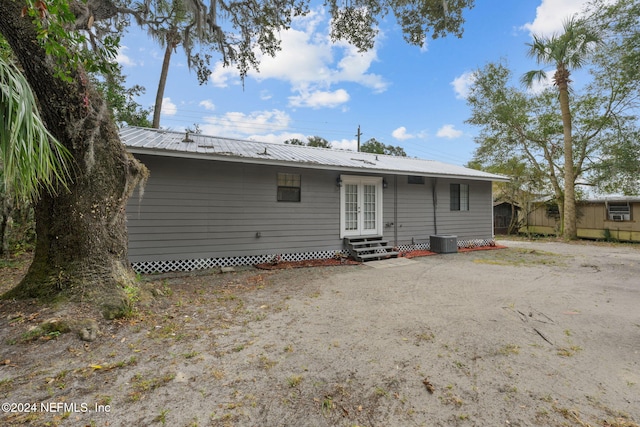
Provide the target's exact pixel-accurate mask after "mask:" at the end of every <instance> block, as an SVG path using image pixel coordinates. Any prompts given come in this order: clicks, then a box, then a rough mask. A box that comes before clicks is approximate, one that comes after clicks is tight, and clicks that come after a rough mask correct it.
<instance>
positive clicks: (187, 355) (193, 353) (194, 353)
mask: <svg viewBox="0 0 640 427" xmlns="http://www.w3.org/2000/svg"><path fill="white" fill-rule="evenodd" d="M199 354H200V353H199V352H197V351H195V350H192V351H190V352H188V353H183V354H182V355H183V356H184V358H185V359H193V358H194V357H196V356H197V355H199Z"/></svg>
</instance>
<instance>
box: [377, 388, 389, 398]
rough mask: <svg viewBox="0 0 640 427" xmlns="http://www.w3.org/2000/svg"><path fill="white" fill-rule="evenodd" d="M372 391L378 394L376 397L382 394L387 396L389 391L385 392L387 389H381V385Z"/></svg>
mask: <svg viewBox="0 0 640 427" xmlns="http://www.w3.org/2000/svg"><path fill="white" fill-rule="evenodd" d="M373 393H374V394H375V395H376V396H378V397H383V396H387V395H388V394H389V393H387V391H386V390H385V389H383V388H382V387H376V388H375V390H374V391H373Z"/></svg>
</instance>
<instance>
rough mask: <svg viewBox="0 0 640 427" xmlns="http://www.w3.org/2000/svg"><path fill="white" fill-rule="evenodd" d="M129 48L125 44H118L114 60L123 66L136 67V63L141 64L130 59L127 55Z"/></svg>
mask: <svg viewBox="0 0 640 427" xmlns="http://www.w3.org/2000/svg"><path fill="white" fill-rule="evenodd" d="M128 50H129V48H128V47H127V46H120V48H119V49H118V53H117V54H116V62H117V63H118V64H120V65H122V66H123V67H136V66H138V65H142V64H139V63H137V62H136V61H134V60H133V59H131V57H130V56H129V55H127V53H126V52H127V51H128Z"/></svg>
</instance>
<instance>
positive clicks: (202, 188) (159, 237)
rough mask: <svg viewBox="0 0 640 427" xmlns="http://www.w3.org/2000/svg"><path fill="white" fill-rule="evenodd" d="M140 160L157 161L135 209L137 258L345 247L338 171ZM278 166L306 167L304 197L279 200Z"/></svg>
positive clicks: (132, 230)
mask: <svg viewBox="0 0 640 427" xmlns="http://www.w3.org/2000/svg"><path fill="white" fill-rule="evenodd" d="M139 158H140V159H141V160H142V161H143V162H144V163H145V164H146V165H147V166H148V167H149V169H150V171H151V177H150V179H149V182H148V183H147V185H146V187H145V189H144V193H143V196H142V198H141V199H140V200H139V198H138V195H137V194H134V195H133V197H132V198H131V200H130V202H129V205H128V208H127V217H128V229H129V258H130V260H131V261H132V262H142V261H158V260H173V259H193V258H218V257H233V256H244V255H261V254H272V253H294V252H313V251H324V250H337V249H341V247H342V241H341V240H340V235H339V234H340V231H339V223H340V212H339V209H338V206H339V197H340V192H339V189H338V188H337V187H336V186H335V178H336V176H337V175H336V174H335V173H332V172H327V171H321V170H305V169H295V168H284V167H273V166H256V165H242V164H238V163H235V164H228V163H220V162H214V161H203V160H191V159H172V158H163V157H156V156H143V155H140V156H139ZM278 172H287V173H300V175H301V181H302V183H301V185H302V187H301V199H302V200H301V202H300V203H296V202H278V201H277V198H276V191H277V180H276V178H277V173H278ZM258 232H259V233H260V234H261V237H260V238H257V237H256V233H258Z"/></svg>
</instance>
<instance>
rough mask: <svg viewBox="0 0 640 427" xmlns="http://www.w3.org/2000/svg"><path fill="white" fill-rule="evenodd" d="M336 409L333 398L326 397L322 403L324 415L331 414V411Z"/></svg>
mask: <svg viewBox="0 0 640 427" xmlns="http://www.w3.org/2000/svg"><path fill="white" fill-rule="evenodd" d="M334 407H335V404H334V403H333V398H332V397H331V396H325V397H324V400H323V401H322V405H321V408H322V413H323V414H324V415H326V414H328V413H329V412H331V410H332V409H333V408H334Z"/></svg>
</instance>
